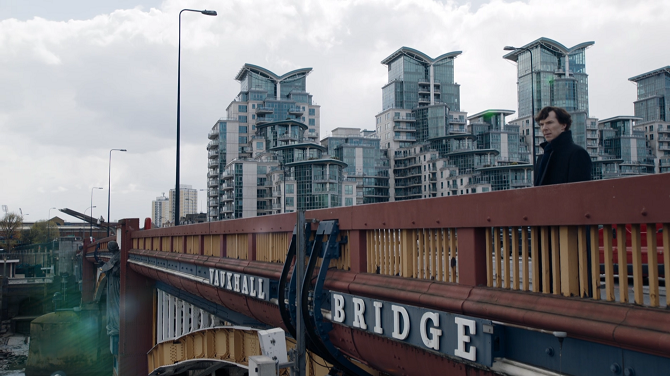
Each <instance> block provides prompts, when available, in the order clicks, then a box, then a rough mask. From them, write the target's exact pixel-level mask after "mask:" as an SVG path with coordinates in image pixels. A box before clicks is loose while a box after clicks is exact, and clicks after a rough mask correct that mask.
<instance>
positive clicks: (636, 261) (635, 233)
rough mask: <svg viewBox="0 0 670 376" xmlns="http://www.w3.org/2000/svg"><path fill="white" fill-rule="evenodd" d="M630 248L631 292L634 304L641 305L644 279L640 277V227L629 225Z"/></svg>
mask: <svg viewBox="0 0 670 376" xmlns="http://www.w3.org/2000/svg"><path fill="white" fill-rule="evenodd" d="M630 247H631V250H630V252H631V256H632V259H633V292H634V297H635V304H639V305H642V304H643V303H644V291H643V284H644V278H643V276H642V239H641V237H640V225H637V224H633V225H631V233H630Z"/></svg>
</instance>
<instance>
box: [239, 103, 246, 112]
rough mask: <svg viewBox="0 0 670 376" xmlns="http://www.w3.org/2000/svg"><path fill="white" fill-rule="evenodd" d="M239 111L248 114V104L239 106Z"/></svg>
mask: <svg viewBox="0 0 670 376" xmlns="http://www.w3.org/2000/svg"><path fill="white" fill-rule="evenodd" d="M237 111H239V112H247V105H246V104H241V105H239V106H237Z"/></svg>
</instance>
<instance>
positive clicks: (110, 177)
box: [91, 149, 127, 236]
mask: <svg viewBox="0 0 670 376" xmlns="http://www.w3.org/2000/svg"><path fill="white" fill-rule="evenodd" d="M113 151H124V152H125V151H127V150H126V149H110V150H109V170H108V171H109V173H108V183H107V184H108V187H107V236H109V206H110V204H111V201H112V152H113ZM92 196H93V193H91V197H92ZM91 211H93V209H91ZM91 217H93V216H91Z"/></svg>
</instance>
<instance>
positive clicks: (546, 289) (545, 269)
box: [533, 226, 551, 294]
mask: <svg viewBox="0 0 670 376" xmlns="http://www.w3.org/2000/svg"><path fill="white" fill-rule="evenodd" d="M541 231H542V236H541V239H540V240H541V242H542V293H544V294H549V293H551V281H550V278H551V272H550V269H549V227H546V226H543V227H542V230H541ZM533 283H535V281H533Z"/></svg>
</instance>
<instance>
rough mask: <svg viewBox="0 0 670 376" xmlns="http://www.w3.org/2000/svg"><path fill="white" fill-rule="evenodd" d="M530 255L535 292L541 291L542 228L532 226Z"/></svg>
mask: <svg viewBox="0 0 670 376" xmlns="http://www.w3.org/2000/svg"><path fill="white" fill-rule="evenodd" d="M530 257H531V262H532V269H533V292H540V278H541V277H540V268H541V267H540V230H539V228H538V227H535V226H534V227H531V228H530Z"/></svg>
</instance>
